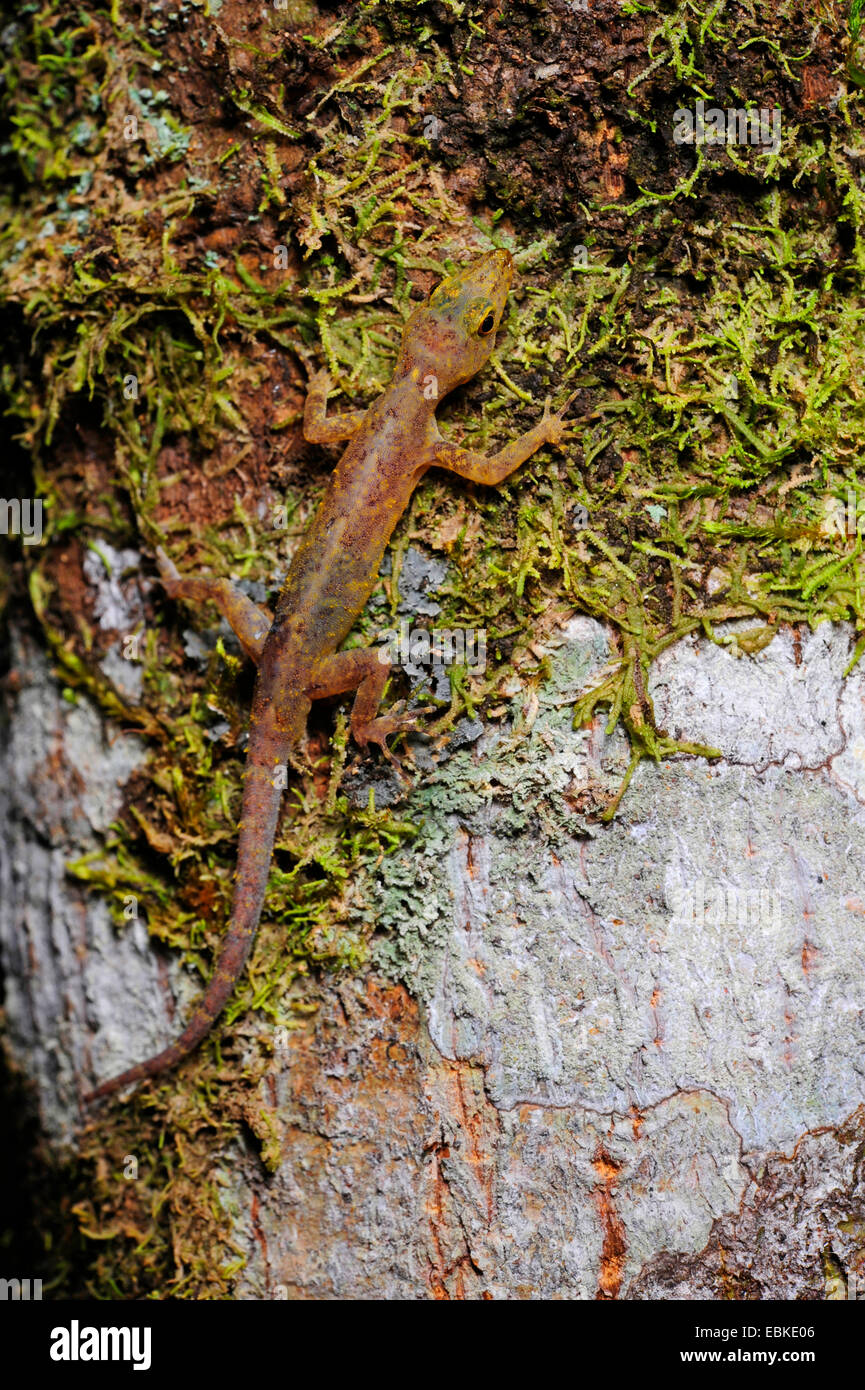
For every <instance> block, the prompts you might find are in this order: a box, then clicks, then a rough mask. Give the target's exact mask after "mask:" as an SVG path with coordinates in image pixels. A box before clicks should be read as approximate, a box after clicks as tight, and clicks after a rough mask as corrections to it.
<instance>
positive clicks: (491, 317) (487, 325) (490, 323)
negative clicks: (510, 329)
mask: <svg viewBox="0 0 865 1390" xmlns="http://www.w3.org/2000/svg"><path fill="white" fill-rule="evenodd" d="M495 326H496V316H495V314H494V313H493V312H492V310H490V312H489V313H488V314H487V316H486V318H485V319H484V320H483V322H482V323H481V324H480V325H479V326H478V332H479V333H481V334H482V335H483V336H484V337H486V335H487V334H488V333H492V331H493V329H494V328H495Z"/></svg>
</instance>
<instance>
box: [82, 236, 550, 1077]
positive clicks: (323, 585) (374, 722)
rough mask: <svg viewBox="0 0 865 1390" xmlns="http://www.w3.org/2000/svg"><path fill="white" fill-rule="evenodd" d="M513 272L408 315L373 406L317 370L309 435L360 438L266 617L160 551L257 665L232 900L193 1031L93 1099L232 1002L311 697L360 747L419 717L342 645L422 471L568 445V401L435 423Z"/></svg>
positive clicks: (484, 277) (467, 279)
mask: <svg viewBox="0 0 865 1390" xmlns="http://www.w3.org/2000/svg"><path fill="white" fill-rule="evenodd" d="M512 276H513V262H512V259H511V256H510V253H509V252H508V251H491V252H489V253H488V254H487V255H485V256H483V257H482V258H481V259H480V260H478V261H475V262H474V263H473V264H472V265H470V266H469V267H467V268H466V269H465V270H463V271H460V272H459V273H458V274H457V275H454V276H452V277H451V278H449V279H447V280H444V281H443V282H442V284H441V285H439V287H438V288H437V289H436V290H435V291H434V293H433V294H432V295H431V296H430V299H429V300H428V301H427V302H426V303H424V304H421V305H419V306H418V308H416V309H415V310H414V312H413V313H412V314H411V316H410V318H409V319H408V322H407V323H406V326H405V329H404V331H403V338H402V345H401V348H400V353H399V358H398V360H397V364H396V367H395V369H394V374H393V378H392V380H391V382H390V384H389V385H388V387H387V388H386V390H385V391H384V392H383V394H382V395H381V396H379V397H378V399H377V400H376V401H374V402H373V404H372V405H371V406H370V407H369V409H368V410H366V411H352V412H349V413H348V414H346V415H342V416H337V417H335V418H332V419H327V417H326V414H325V402H326V397H327V385H328V383H327V378H326V377H325V376H324V375H323V374H321V373H319V374H318V375H317V376H315V377H313V379H312V381H311V383H310V388H309V394H308V397H307V403H306V410H305V413H304V433H305V435H306V437H307V438H308V439H311V440H313V441H318V442H323V443H324V442H333V441H334V440H337V439H349V440H350V442H349V444H348V447H347V448H346V450H345V453H344V454H343V456H342V458H341V459H340V461H339V463H338V465H337V467H336V469H335V471H334V473H333V476H332V477H331V480H330V485H329V487H328V489H327V493H326V494H325V497H324V499H323V500H322V503H321V506H320V507H319V509H318V512H317V513H316V515H315V517H314V519H313V521H312V524H311V525H310V527H309V529H308V531H307V533H306V535H305V536H304V538H303V540H302V541H301V543H300V545H299V547H298V549H297V551H296V553H295V555H294V557H293V559H292V562H291V567H290V569H289V573H288V576H287V578H286V581H285V586H284V588H283V590H282V593H281V594H280V597H279V601H278V603H277V607H276V613H275V615H274V617H273V620H272V623H271V621H270V616H269V614H266V613H265V612H263V611H262V610H260V609H257V608H256V607H255V605H254V604H252V603H251V601H250V600H249V599H247V598H245V597H244V596H243V595H242V594H240V593H238V592H236V591H235V590H233V589H232V587H231V586H230V585H229V584H228V582H227V581H226V580H220V579H211V578H208V577H191V578H185V579H181V577H180V575H179V574H178V572H177V570H176V569H175V568H174V566H173V564H172V563H171V561H170V560H168V559H167V557H166V556H165V555H164V554H163V553H162V552H161V551H160V552H159V556H158V558H159V567H160V571H161V573H162V577H163V582H164V584H165V587H166V590H167V592H168V593H169V595H171V596H173V597H181V598H187V599H190V600H193V601H200V600H203V599H210V600H211V601H213V602H215V603H216V604H217V605H218V607H219V608H220V609H221V611H222V612H223V614H224V615H225V617H226V618H227V619H228V621H229V622H230V623H231V625H232V627H233V628H234V630H235V631H236V633H237V635H238V637H239V638H240V641H241V643H242V644H243V646H244V648H245V650H246V651H247V652H248V654H249V655H250V656H251V657H252V658H253V659H254V660H256V661H257V662H258V679H257V681H256V687H255V695H254V697H253V705H252V718H251V721H250V733H249V752H248V756H247V765H246V772H245V777H244V789H243V811H242V819H241V822H240V828H239V837H238V851H237V874H236V886H235V891H234V901H233V904H232V913H231V922H230V924H229V928H228V931H227V932H226V936H225V940H224V942H223V944H222V948H221V950H220V953H219V956H218V959H217V962H216V966H215V968H214V972H213V975H212V977H211V979H210V981H209V983H208V985H207V989H206V990H205V993H204V995H203V996H202V998H201V1000H200V1002H199V1004H198V1007H197V1008H196V1010H195V1011H194V1013H193V1015H192V1018H191V1019H190V1022H189V1024H188V1026H187V1028H186V1029H185V1030H184V1032H183V1033H182V1034H181V1036H180V1037H179V1038H177V1040H176V1041H175V1042H174V1043H172V1044H171V1045H170V1046H169V1047H167V1048H166V1049H165V1050H164V1051H163V1052H160V1053H158V1054H157V1055H156V1056H155V1057H151V1058H149V1059H148V1060H147V1061H145V1062H141V1063H139V1064H138V1065H137V1066H134V1067H131V1068H130V1069H129V1070H128V1071H125V1072H122V1073H121V1074H120V1075H119V1076H115V1077H113V1078H112V1079H111V1080H109V1081H105V1082H103V1083H102V1084H101V1085H100V1086H98V1087H97V1088H96V1089H95V1090H94V1091H92V1092H91V1093H90V1094H89V1095H88V1096H86V1097H85V1102H90V1101H93V1100H97V1099H101V1098H103V1097H105V1096H109V1095H111V1094H112V1093H113V1092H115V1091H117V1090H119V1089H121V1088H122V1087H125V1086H127V1085H130V1084H132V1083H133V1082H137V1081H141V1080H143V1079H144V1078H145V1077H148V1076H154V1075H156V1074H157V1073H159V1072H161V1071H163V1070H165V1069H166V1068H167V1067H171V1066H174V1065H175V1064H176V1063H177V1062H179V1061H180V1060H181V1058H183V1057H185V1056H187V1055H188V1053H190V1052H191V1051H192V1049H193V1048H194V1047H196V1046H197V1044H198V1043H199V1042H200V1041H201V1040H202V1038H204V1037H205V1035H206V1034H207V1032H208V1030H209V1029H210V1027H211V1026H212V1024H213V1022H214V1020H215V1019H216V1018H217V1017H218V1016H219V1014H220V1012H221V1011H222V1009H223V1008H224V1006H225V1004H226V1002H227V1000H228V999H229V997H230V995H231V993H232V991H233V989H234V986H235V984H236V981H237V979H238V977H239V975H240V973H241V971H242V970H243V967H244V965H245V963H246V960H247V957H248V956H249V952H250V950H251V948H252V943H253V940H254V937H255V932H256V929H257V927H258V920H259V917H260V915H261V909H262V905H263V903H264V897H265V892H266V889H267V879H268V874H269V870H270V860H271V855H272V850H273V841H274V836H275V834H276V825H277V819H278V816H279V804H280V797H281V790H280V785H281V784H280V779H279V778H278V777H277V776H275V772H274V769H275V768H278V767H280V766H281V765H284V764H285V763H286V762H287V760H288V756H289V753H290V751H291V749H292V748H293V747H294V746H295V745H297V744H298V743H299V742H300V740H301V739H302V737H303V734H304V730H305V726H306V717H307V714H308V713H309V710H310V706H311V702H312V700H313V699H315V698H320V697H322V696H325V695H338V694H342V693H344V692H346V691H352V690H354V691H356V692H357V694H356V697H355V701H354V705H353V708H352V713H351V728H352V733H353V735H354V738H355V740H356V741H357V742H358V743H359V744H360V746H361V747H362V748H365V747H367V746H368V744H369V743H376V744H378V745H379V746H380V747H381V748H382V750H383V751H384V752H385V753H386V754H388V756H390V755H389V753H388V749H387V744H386V742H385V740H386V738H387V736H388V735H389V734H392V733H396V732H398V731H399V730H400V729H402V728H406V727H410V723H411V721H409V720H406V719H401V718H398V717H396V716H394V715H385V716H378V717H377V710H378V704H379V700H380V698H381V695H382V693H383V690H384V686H385V683H386V680H387V675H388V668H387V666H386V665H383V664H382V663H381V661H380V660H379V656H378V652H377V651H365V650H354V651H350V652H340V651H339V650H338V649H339V646H340V644H341V643H342V642H343V640H344V639H345V638H346V636H347V635H348V633H349V632H350V631H351V629H352V627H353V626H354V623H355V621H356V619H357V617H358V615H359V613H360V612H361V610H362V609H363V606H364V604H365V603H366V600H367V599H368V597H369V595H370V593H371V592H372V589H373V587H374V585H375V582H376V578H377V576H378V569H379V564H380V562H381V558H382V556H383V554H384V551H385V549H386V547H387V543H388V541H389V540H390V537H391V535H392V533H393V529H394V527H395V526H396V523H397V521H398V520H399V518H400V516H401V515H402V513H403V511H404V510H405V508H406V505H407V503H408V501H409V498H410V497H411V494H412V491H413V490H414V488H415V487H416V485H417V483H418V482H419V481H420V479H421V478H422V477H423V475H424V473H426V471H427V469H428V468H430V467H432V466H433V465H438V466H440V467H444V468H447V469H450V470H451V471H452V472H455V473H458V474H459V475H460V476H462V477H465V478H469V479H471V480H473V481H475V482H480V483H490V484H495V483H498V482H501V481H502V479H503V478H506V477H507V476H508V474H509V473H512V472H513V471H514V469H515V468H518V467H519V465H520V464H521V463H523V462H524V461H525V460H526V459H527V458H528V457H529V456H530V455H531V454H533V453H534V452H535V451H536V450H537V449H539V448H540V447H541V446H542V445H543V444H547V443H552V444H558V443H560V442H561V440H562V438H563V436H564V433H565V431H566V429H567V428H568V427H567V425H566V424H565V422H564V420H563V418H562V417H563V414H564V411H565V410H566V408H567V404H568V403H566V405H565V406H564V407H562V410H561V411H559V413H558V414H555V415H552V414H550V411H549V403H547V406H546V407H545V410H544V415H543V418H542V420H541V421H539V423H538V424H537V425H535V426H534V428H533V429H531V430H529V431H528V432H527V433H526V434H524V435H521V436H520V437H519V438H518V439H515V440H513V441H512V442H511V443H510V444H508V445H506V446H505V448H504V449H502V450H500V451H499V453H497V454H494V455H493V456H492V457H490V458H486V457H484V456H483V455H480V454H474V453H471V452H468V451H466V450H463V449H459V448H457V447H456V446H455V445H452V444H449V443H448V442H447V441H446V440H444V439H443V438H442V436H441V435H440V434H439V431H438V427H437V425H436V420H435V409H436V406H437V405H438V402H439V401H440V400H441V399H442V397H443V396H444V395H446V394H447V392H448V391H450V390H452V389H453V388H454V387H455V386H457V385H459V384H460V383H461V382H463V381H468V380H469V379H470V378H471V377H473V376H474V375H475V373H476V372H477V371H479V370H480V368H481V367H482V366H483V365H484V363H485V362H486V361H487V359H488V357H489V355H490V352H491V351H492V348H493V344H494V341H495V334H496V329H497V328H498V326H499V323H500V321H501V317H502V314H503V313H504V309H505V304H506V302H507V296H508V290H509V289H510V285H511V279H512ZM268 629H269V630H268Z"/></svg>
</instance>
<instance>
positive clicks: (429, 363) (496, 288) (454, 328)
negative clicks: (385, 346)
mask: <svg viewBox="0 0 865 1390" xmlns="http://www.w3.org/2000/svg"><path fill="white" fill-rule="evenodd" d="M513 275H514V262H513V257H512V256H511V253H510V251H488V252H487V254H486V255H485V256H481V257H480V259H479V260H477V261H473V262H472V264H471V265H469V266H466V267H465V269H463V270H459V271H457V273H456V275H449V276H448V278H447V279H446V280H442V282H441V284H440V285H438V286H437V287H436V289H434V290H433V292H432V294H431V295H430V297H429V299H428V300H427V301H426V303H425V304H419V305H418V307H417V308H416V309H415V310H414V313H413V314H412V315H411V317H410V318H409V320H408V322H407V323H406V326H405V328H404V330H403V337H402V347H401V349H400V360H399V363H398V367H397V370H398V371H399V372H400V374H402V373H410V374H412V376H414V375H415V374H417V381H418V385H419V386H420V388H421V389H422V390H423V391H424V394H425V395H427V399H432V400H435V399H436V397H438V396H443V395H444V394H445V392H447V391H450V390H452V389H453V387H454V386H458V385H459V384H460V382H463V381H468V380H469V379H470V378H471V377H473V376H474V375H475V373H476V372H478V371H480V369H481V367H482V366H483V365H484V363H485V362H486V361H487V359H488V357H489V355H490V353H491V352H492V350H493V345H494V343H495V339H496V329H497V328H498V326H499V324H500V323H501V320H502V315H503V313H504V311H505V305H506V303H507V299H508V290H509V289H510V287H511V281H512V280H513ZM431 381H432V382H433V383H434V390H431V389H430V382H431Z"/></svg>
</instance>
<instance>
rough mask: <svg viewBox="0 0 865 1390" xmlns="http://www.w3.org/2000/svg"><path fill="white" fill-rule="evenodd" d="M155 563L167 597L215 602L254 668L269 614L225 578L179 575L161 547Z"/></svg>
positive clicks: (269, 621) (259, 655) (269, 617)
mask: <svg viewBox="0 0 865 1390" xmlns="http://www.w3.org/2000/svg"><path fill="white" fill-rule="evenodd" d="M156 563H157V565H158V566H159V573H160V576H161V578H162V586H163V588H164V589H165V592H166V593H167V595H168V597H169V598H183V599H187V600H188V601H189V602H191V603H207V602H208V601H209V602H210V603H215V604H216V607H217V608H218V609H219V611H220V613H221V614H222V616H223V618H225V620H226V622H227V623H228V625H229V627H230V628H231V630H232V632H233V633H234V635H235V637H236V638H237V640H238V642H239V643H240V645H241V646H242V647H243V650H244V651H245V652H246V655H247V656H248V657H251V658H252V660H253V661H254V662H255V663H256V665H258V662H259V661H260V660H261V653H262V651H263V649H264V642H265V638H266V637H267V634H268V632H269V631H270V627H271V624H272V622H273V614H272V613H270V612H269V610H268V609H266V608H259V606H258V604H256V603H253V601H252V599H251V598H247V596H246V594H242V593H241V592H240V590H239V589H237V588H235V586H234V585H233V584H232V583H231V581H230V580H228V579H217V578H215V577H214V576H212V575H197V574H196V575H191V574H190V575H181V573H180V571H179V570H178V568H177V566H176V565H175V564H174V562H173V561H172V560H170V559H169V558H168V556H167V555H166V553H165V551H164V550H163V549H162V547H161V546H159V547H158V549H157V551H156Z"/></svg>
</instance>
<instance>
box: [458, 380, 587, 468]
mask: <svg viewBox="0 0 865 1390" xmlns="http://www.w3.org/2000/svg"><path fill="white" fill-rule="evenodd" d="M574 395H576V392H574V394H573V395H571V396H569V397H568V399H567V400H566V401H565V403H564V405H563V406H562V408H561V410H558V411H557V412H556V413H555V414H552V413H551V411H550V398H549V396H547V399H546V401H545V403H544V413H543V416H542V417H541V419H540V420H539V421H538V423H537V424H536V425H533V426H532V428H531V429H530V430H527V431H526V433H525V434H521V435H520V436H519V438H518V439H512V440H511V442H510V444H506V445H505V447H504V448H503V449H500V450H499V451H498V453H497V454H492V455H491V456H490V457H489V458H487V456H486V455H485V454H476V453H474V452H473V451H472V450H470V449H461V448H460V447H459V445H457V444H449V443H448V441H447V440H445V439H443V440H442V441H441V442H440V443H437V444H436V445H435V446H434V447H433V463H434V464H436V465H438V467H439V468H447V469H448V470H449V472H451V473H457V474H458V475H459V477H461V478H467V479H468V480H469V482H472V483H484V484H486V485H487V486H490V487H495V486H496V485H497V484H498V483H501V482H503V481H504V479H505V478H507V477H508V476H509V475H510V474H511V473H514V472H515V471H516V469H518V468H519V466H520V464H521V463H525V461H526V459H528V458H531V456H532V454H534V453H537V451H538V449H540V448H542V447H543V445H544V444H561V442H562V440H563V439H564V437H565V434H566V432H567V431H568V430H569V429H571V428H572V427H573V426H572V424H570V423H569V422H567V421H566V420H565V419H564V418H563V417H564V414H565V411H566V410H567V408H568V406H569V405H570V404H571V401H572V400H573V399H574Z"/></svg>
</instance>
